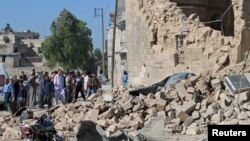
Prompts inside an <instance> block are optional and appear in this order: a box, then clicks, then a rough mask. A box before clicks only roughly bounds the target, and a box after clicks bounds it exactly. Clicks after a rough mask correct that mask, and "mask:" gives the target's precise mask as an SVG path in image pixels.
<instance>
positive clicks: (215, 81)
mask: <svg viewBox="0 0 250 141" xmlns="http://www.w3.org/2000/svg"><path fill="white" fill-rule="evenodd" d="M211 85H212V87H213V89H220V88H221V81H220V80H219V79H213V80H212V81H211Z"/></svg>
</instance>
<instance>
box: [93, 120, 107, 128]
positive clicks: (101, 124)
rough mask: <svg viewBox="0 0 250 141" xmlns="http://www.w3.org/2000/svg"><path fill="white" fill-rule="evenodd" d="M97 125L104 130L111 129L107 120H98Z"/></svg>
mask: <svg viewBox="0 0 250 141" xmlns="http://www.w3.org/2000/svg"><path fill="white" fill-rule="evenodd" d="M96 123H97V124H98V125H100V126H102V127H104V128H107V127H109V123H108V121H107V120H98V121H97V122H96Z"/></svg>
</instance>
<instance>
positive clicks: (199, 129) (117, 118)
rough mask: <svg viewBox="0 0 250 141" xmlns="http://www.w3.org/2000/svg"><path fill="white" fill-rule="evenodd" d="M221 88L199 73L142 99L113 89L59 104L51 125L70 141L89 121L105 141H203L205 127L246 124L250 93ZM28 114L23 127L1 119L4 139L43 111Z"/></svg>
mask: <svg viewBox="0 0 250 141" xmlns="http://www.w3.org/2000/svg"><path fill="white" fill-rule="evenodd" d="M223 82H224V78H223V77H216V76H213V74H211V72H210V71H204V72H203V73H201V74H199V75H197V76H192V77H190V78H189V79H187V80H182V81H180V82H178V83H177V84H175V86H174V87H165V88H164V87H163V88H161V90H160V91H158V92H156V93H149V94H147V95H142V94H140V95H139V96H132V95H130V94H129V91H127V90H126V91H123V90H119V89H114V90H112V91H111V92H107V93H104V94H102V95H97V94H93V95H91V96H90V97H88V101H86V102H84V101H78V102H76V103H70V104H67V105H63V104H60V105H59V108H57V109H56V110H55V111H54V112H53V113H52V121H53V122H54V124H55V128H56V130H57V131H58V132H59V134H60V135H62V136H63V137H64V138H65V140H69V141H70V140H72V141H73V140H76V139H75V138H76V135H77V132H78V129H79V127H80V123H81V122H82V121H89V120H90V121H93V122H94V123H96V124H97V125H99V126H100V127H101V128H100V127H99V128H100V129H103V130H102V132H100V130H99V131H98V132H97V133H98V134H100V135H101V136H103V137H104V138H105V139H106V140H108V139H110V140H111V138H115V137H116V138H118V137H119V136H121V135H126V137H130V139H131V140H134V141H137V140H138V141H140V140H143V139H147V140H154V141H163V140H183V138H190V140H202V139H204V138H206V137H207V125H208V124H222V125H226V124H229V125H234V124H241V125H242V124H250V121H249V118H250V103H249V100H250V94H249V92H248V91H246V92H242V93H239V94H235V95H231V94H230V93H229V91H225V85H224V83H223ZM33 112H34V114H33V119H27V120H24V121H23V122H22V123H20V122H19V118H12V117H10V116H8V115H6V116H1V117H0V125H1V131H2V132H3V138H4V139H11V140H15V139H16V140H17V139H20V135H21V131H20V128H19V126H20V125H21V124H34V123H35V122H36V118H38V117H39V116H41V115H42V114H44V113H46V110H35V111H33ZM96 128H97V127H96ZM91 130H94V129H91ZM176 135H178V136H176ZM179 135H180V136H179ZM86 138H87V136H86Z"/></svg>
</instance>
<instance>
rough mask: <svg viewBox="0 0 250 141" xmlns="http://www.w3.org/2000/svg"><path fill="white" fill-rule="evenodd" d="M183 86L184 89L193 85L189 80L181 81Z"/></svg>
mask: <svg viewBox="0 0 250 141" xmlns="http://www.w3.org/2000/svg"><path fill="white" fill-rule="evenodd" d="M183 84H184V86H185V87H186V88H188V87H193V84H192V82H191V81H190V80H189V79H186V80H183Z"/></svg>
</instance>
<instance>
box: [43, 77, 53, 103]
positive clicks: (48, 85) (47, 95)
mask: <svg viewBox="0 0 250 141" xmlns="http://www.w3.org/2000/svg"><path fill="white" fill-rule="evenodd" d="M42 85H44V86H42V87H41V88H42V94H43V95H42V97H43V99H42V100H43V101H42V102H41V105H40V106H41V107H43V106H44V104H47V105H48V108H51V107H52V95H53V93H54V84H53V82H52V81H51V80H50V78H49V76H48V75H45V76H44V80H43V82H42Z"/></svg>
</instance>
